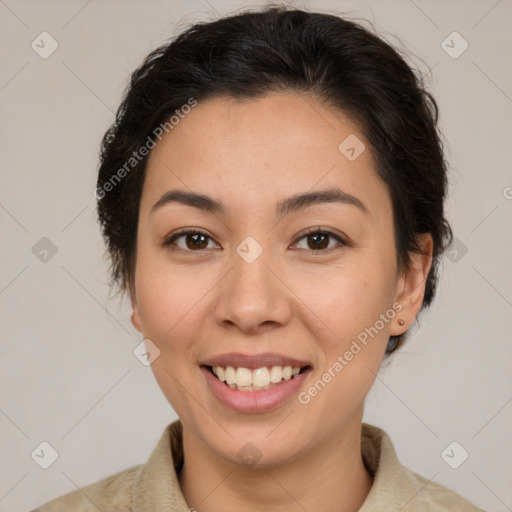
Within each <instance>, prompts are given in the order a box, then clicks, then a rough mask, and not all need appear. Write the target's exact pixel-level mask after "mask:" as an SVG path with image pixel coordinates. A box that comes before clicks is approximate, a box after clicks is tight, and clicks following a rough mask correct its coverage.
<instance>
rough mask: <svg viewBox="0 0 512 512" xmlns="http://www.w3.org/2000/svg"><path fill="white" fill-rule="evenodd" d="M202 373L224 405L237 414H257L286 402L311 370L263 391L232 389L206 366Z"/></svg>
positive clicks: (202, 368)
mask: <svg viewBox="0 0 512 512" xmlns="http://www.w3.org/2000/svg"><path fill="white" fill-rule="evenodd" d="M201 371H202V372H203V375H204V376H205V378H206V382H207V383H208V386H209V387H210V389H211V391H212V392H213V394H214V395H215V396H216V397H217V399H218V400H220V401H221V402H222V403H223V404H224V405H226V406H227V407H229V408H230V409H233V410H234V411H237V412H245V413H256V412H263V411H270V410H271V409H275V408H276V407H279V406H280V405H282V404H283V403H284V402H286V401H287V400H288V399H289V398H290V397H291V396H293V395H294V394H295V393H296V392H297V390H298V389H299V388H300V386H301V385H302V383H303V382H304V379H305V377H306V375H307V374H308V373H309V372H310V369H309V368H308V369H307V370H306V371H304V372H302V373H299V375H297V376H296V377H294V378H292V379H290V380H285V381H281V382H280V383H279V384H276V385H275V386H274V387H273V388H270V389H263V390H261V391H238V390H236V389H231V388H230V387H229V386H228V385H227V384H226V383H224V382H221V381H220V380H219V379H218V378H217V377H215V375H213V373H212V372H211V371H210V370H208V369H207V368H205V367H204V366H202V367H201Z"/></svg>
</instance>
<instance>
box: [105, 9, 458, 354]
mask: <svg viewBox="0 0 512 512" xmlns="http://www.w3.org/2000/svg"><path fill="white" fill-rule="evenodd" d="M280 90H281V91H296V92H299V93H309V94H311V95H312V96H313V97H316V98H318V100H320V101H323V102H324V103H327V104H328V105H331V106H332V107H334V108H337V109H341V110H342V111H343V112H345V113H346V114H347V115H349V117H350V118H351V119H352V120H353V121H354V122H356V123H357V124H358V125H359V126H360V127H361V131H362V133H363V134H364V136H365V138H366V140H367V141H368V142H369V143H370V145H371V148H372V151H373V154H374V156H375V160H376V162H377V172H378V174H379V176H380V177H381V178H382V179H383V181H384V182H385V183H386V185H387V188H388V191H389V194H390V197H391V200H392V204H393V211H394V226H395V242H396V252H397V260H398V264H399V268H407V266H408V264H410V253H411V252H420V251H421V249H420V247H419V246H418V244H417V242H416V236H417V235H418V234H420V233H430V234H431V235H432V238H433V242H434V253H433V264H432V267H431V270H430V273H429V275H428V279H427V283H426V290H425V296H424V299H423V307H425V306H428V305H429V304H430V303H431V301H432V299H433V297H434V293H435V289H436V283H437V271H438V264H439V261H440V258H441V255H442V253H443V251H444V249H445V248H446V246H447V245H448V243H449V242H450V241H451V237H452V232H451V229H450V226H449V224H448V222H447V221H446V219H445V218H444V212H443V204H444V199H445V195H446V188H447V178H446V168H447V166H446V163H445V159H444V155H443V148H442V143H441V138H440V134H439V132H438V129H437V116H438V109H437V104H436V102H435V100H434V99H433V97H432V96H431V95H430V93H428V92H427V91H426V90H425V88H424V86H423V82H422V78H421V76H420V75H419V73H416V72H414V71H413V70H412V69H411V67H410V66H409V65H408V64H407V63H406V62H405V60H404V59H403V58H402V57H401V56H400V54H399V53H398V51H397V50H395V49H393V48H392V47H391V46H390V45H389V44H388V43H386V42H385V41H384V40H382V39H381V38H379V37H377V36H376V35H374V34H373V33H371V32H370V31H369V30H367V29H365V28H363V27H362V26H361V25H359V24H357V23H354V22H352V21H349V20H346V19H343V18H341V17H338V16H334V15H329V14H320V13H309V12H305V11H302V10H295V9H293V10H292V9H289V8H286V7H270V8H264V9H262V10H260V11H258V12H245V13H242V14H237V15H233V16H229V17H224V18H221V19H219V20H217V21H214V22H208V23H198V24H195V25H193V26H191V27H190V28H188V29H187V30H186V31H184V32H183V33H181V34H180V35H179V36H178V37H177V38H175V39H174V40H173V41H172V42H170V43H169V44H165V45H163V46H161V47H160V48H158V49H156V50H155V51H153V52H152V53H151V54H150V55H149V56H148V57H147V58H146V60H145V61H144V63H143V64H142V65H141V66H140V67H139V68H138V69H137V70H136V71H135V72H134V73H133V74H132V76H131V81H130V84H129V87H128V88H127V91H126V93H125V96H124V99H123V101H122V103H121V105H120V107H119V109H118V111H117V116H116V120H115V122H114V124H113V125H112V126H111V127H110V129H109V130H108V131H107V133H106V134H105V136H104V138H103V141H102V147H101V157H100V167H99V175H98V182H97V191H96V195H97V198H98V214H99V220H100V223H101V227H102V233H103V236H104V238H105V241H106V244H107V248H108V251H109V255H110V257H111V262H112V279H113V284H118V285H119V287H120V289H121V290H122V291H126V290H127V289H130V288H131V285H132V279H133V266H134V261H135V256H136V255H135V248H136V232H137V222H138V215H139V204H140V197H141V192H142V187H143V184H144V176H145V169H146V162H147V155H146V156H144V157H141V155H140V153H139V150H140V148H141V147H142V146H144V145H146V146H148V141H150V140H151V138H152V136H153V134H154V133H155V129H157V127H158V126H159V125H162V124H164V123H166V122H167V123H168V122H169V119H170V118H171V116H173V115H177V114H178V113H179V112H180V109H181V108H182V107H183V105H186V104H187V103H189V101H190V99H191V98H193V99H194V100H195V101H203V100H205V99H207V98H212V97H215V96H230V97H233V98H245V99H251V98H257V97H261V96H263V95H265V94H266V93H268V92H271V91H280ZM148 147H149V146H148ZM145 153H146V152H145ZM134 154H137V161H136V162H135V161H133V162H132V163H133V164H134V165H132V167H127V162H128V161H130V158H132V159H133V158H134ZM122 169H124V172H121V170H122ZM404 339H405V335H404V334H403V335H401V336H392V337H391V338H390V339H389V342H388V346H387V349H386V356H388V355H389V354H391V353H392V352H393V351H394V350H396V349H397V348H398V347H399V346H400V345H401V344H402V343H403V341H404Z"/></svg>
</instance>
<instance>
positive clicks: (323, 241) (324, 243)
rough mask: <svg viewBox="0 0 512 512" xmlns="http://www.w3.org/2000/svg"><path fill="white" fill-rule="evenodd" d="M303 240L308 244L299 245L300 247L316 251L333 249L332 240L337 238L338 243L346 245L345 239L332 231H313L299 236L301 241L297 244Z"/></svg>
mask: <svg viewBox="0 0 512 512" xmlns="http://www.w3.org/2000/svg"><path fill="white" fill-rule="evenodd" d="M301 240H305V243H306V245H307V246H306V247H299V248H300V249H305V250H309V251H314V252H321V251H326V250H329V249H332V248H333V246H332V245H331V242H332V241H333V240H336V241H337V242H338V245H346V243H345V241H344V240H343V239H342V238H341V237H340V236H338V235H336V234H335V233H332V232H330V231H311V232H309V233H307V234H306V235H304V236H302V237H301V238H299V243H298V244H297V245H299V244H300V241H301ZM335 246H336V244H334V247H335Z"/></svg>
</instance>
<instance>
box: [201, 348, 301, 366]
mask: <svg viewBox="0 0 512 512" xmlns="http://www.w3.org/2000/svg"><path fill="white" fill-rule="evenodd" d="M201 365H202V366H224V367H226V366H233V367H235V368H240V367H242V368H248V369H249V370H256V369H258V368H263V367H264V366H267V367H272V366H291V367H292V368H297V367H299V366H300V367H304V366H311V364H310V363H308V362H307V361H301V360H299V359H295V358H293V357H289V356H285V355H281V354H273V353H270V352H266V353H264V354H254V355H249V354H241V353H236V352H233V353H230V354H220V355H217V356H213V357H211V358H209V359H207V360H205V361H203V362H202V363H201Z"/></svg>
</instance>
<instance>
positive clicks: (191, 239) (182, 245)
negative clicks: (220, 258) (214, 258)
mask: <svg viewBox="0 0 512 512" xmlns="http://www.w3.org/2000/svg"><path fill="white" fill-rule="evenodd" d="M210 241H211V242H213V239H212V238H211V237H210V236H208V235H207V234H206V233H204V232H203V231H198V230H183V231H180V232H178V233H174V234H173V235H171V236H170V237H169V238H167V239H166V241H165V242H164V246H166V247H170V248H171V249H173V250H174V248H175V247H177V248H178V249H180V250H182V251H188V252H191V251H201V250H204V249H208V248H211V247H208V243H209V242H210ZM213 243H214V242H213ZM214 244H215V243H214ZM215 245H216V248H218V247H219V246H218V245H217V244H215ZM173 246H174V247H173ZM214 248H215V247H214Z"/></svg>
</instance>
